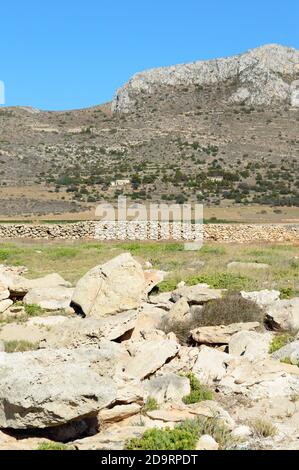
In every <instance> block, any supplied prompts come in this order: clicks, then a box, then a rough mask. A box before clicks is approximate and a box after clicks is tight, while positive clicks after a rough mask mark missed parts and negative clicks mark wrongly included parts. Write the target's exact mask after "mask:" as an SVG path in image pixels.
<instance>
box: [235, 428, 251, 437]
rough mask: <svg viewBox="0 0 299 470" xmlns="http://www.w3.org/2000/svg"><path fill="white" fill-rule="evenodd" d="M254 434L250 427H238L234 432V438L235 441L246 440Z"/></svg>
mask: <svg viewBox="0 0 299 470" xmlns="http://www.w3.org/2000/svg"><path fill="white" fill-rule="evenodd" d="M252 434H253V433H252V429H251V428H250V427H249V426H238V427H236V428H235V429H233V431H232V436H233V437H234V438H235V439H246V438H248V437H250V436H252Z"/></svg>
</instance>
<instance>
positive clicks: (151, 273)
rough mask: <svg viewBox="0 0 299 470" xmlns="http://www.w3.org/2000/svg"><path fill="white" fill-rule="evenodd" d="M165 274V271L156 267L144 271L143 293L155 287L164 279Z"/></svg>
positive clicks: (147, 292)
mask: <svg viewBox="0 0 299 470" xmlns="http://www.w3.org/2000/svg"><path fill="white" fill-rule="evenodd" d="M166 274H167V273H166V272H165V271H158V270H157V269H148V270H146V271H144V277H145V284H146V285H145V293H146V294H149V293H150V292H151V291H152V290H153V289H154V287H156V286H157V285H158V284H160V283H161V282H162V281H163V280H164V277H165V276H166Z"/></svg>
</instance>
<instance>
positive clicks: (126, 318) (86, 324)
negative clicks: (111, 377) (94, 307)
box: [41, 310, 138, 348]
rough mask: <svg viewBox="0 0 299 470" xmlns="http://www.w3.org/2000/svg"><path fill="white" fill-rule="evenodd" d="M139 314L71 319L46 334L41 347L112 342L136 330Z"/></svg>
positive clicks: (134, 312) (76, 346) (132, 312)
mask: <svg viewBox="0 0 299 470" xmlns="http://www.w3.org/2000/svg"><path fill="white" fill-rule="evenodd" d="M137 318H138V312H137V311H136V310H129V311H127V312H123V313H119V314H117V315H113V316H110V317H105V318H80V317H77V318H70V319H67V322H63V323H61V322H59V323H58V324H57V325H55V324H54V325H52V326H51V330H50V331H49V332H48V331H46V332H45V336H44V340H43V342H42V343H41V347H46V348H79V347H81V346H93V345H94V346H97V345H98V344H99V342H100V341H101V340H102V339H107V340H110V341H114V340H117V339H119V338H121V337H123V336H124V335H125V334H126V333H128V334H129V336H130V334H131V333H132V331H133V330H134V328H135V324H136V322H137Z"/></svg>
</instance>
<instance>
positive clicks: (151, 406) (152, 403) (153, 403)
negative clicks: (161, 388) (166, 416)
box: [142, 397, 159, 413]
mask: <svg viewBox="0 0 299 470" xmlns="http://www.w3.org/2000/svg"><path fill="white" fill-rule="evenodd" d="M158 409H159V405H158V403H157V400H156V399H155V398H153V397H148V399H147V400H146V402H145V404H144V406H143V408H142V413H147V412H148V411H154V410H158Z"/></svg>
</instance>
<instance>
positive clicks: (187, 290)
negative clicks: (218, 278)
mask: <svg viewBox="0 0 299 470" xmlns="http://www.w3.org/2000/svg"><path fill="white" fill-rule="evenodd" d="M223 292H224V291H223V290H222V289H211V288H210V287H209V286H208V284H196V285H195V286H185V285H184V286H183V285H182V286H179V287H178V288H177V289H176V290H175V291H173V293H172V295H171V298H172V300H173V302H177V301H178V300H179V299H180V298H181V297H185V298H186V300H187V302H188V303H189V304H191V305H192V304H193V305H197V304H203V303H206V302H209V301H210V300H216V299H221V297H222V294H223Z"/></svg>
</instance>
